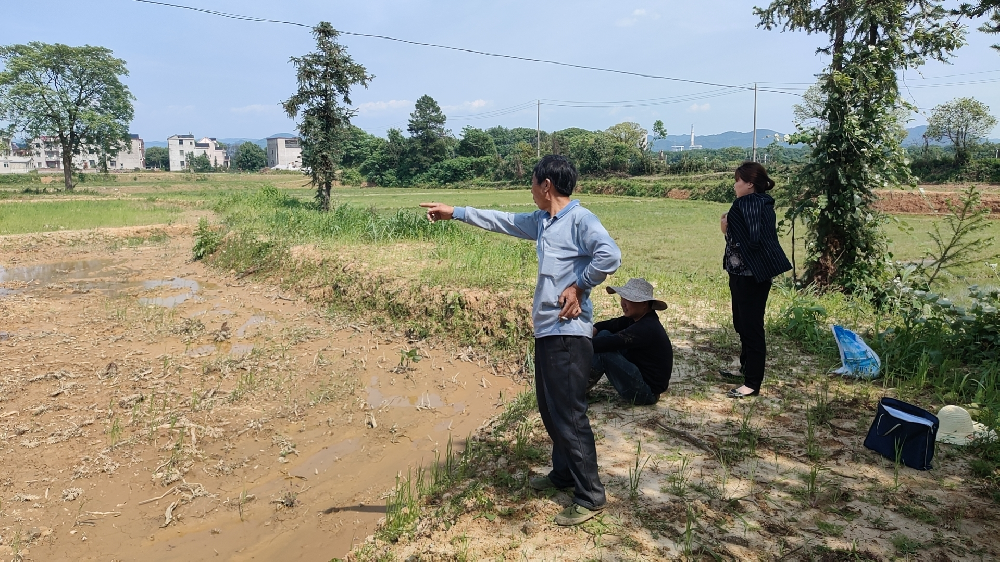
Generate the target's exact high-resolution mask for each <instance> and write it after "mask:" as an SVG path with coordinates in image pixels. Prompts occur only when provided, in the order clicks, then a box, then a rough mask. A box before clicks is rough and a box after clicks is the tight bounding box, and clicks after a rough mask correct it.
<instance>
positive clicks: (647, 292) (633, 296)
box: [606, 277, 667, 310]
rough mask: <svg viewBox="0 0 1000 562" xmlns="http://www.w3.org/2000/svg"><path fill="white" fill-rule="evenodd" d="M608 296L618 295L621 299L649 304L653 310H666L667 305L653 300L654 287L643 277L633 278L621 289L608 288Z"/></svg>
mask: <svg viewBox="0 0 1000 562" xmlns="http://www.w3.org/2000/svg"><path fill="white" fill-rule="evenodd" d="M606 289H607V291H608V294H612V295H613V294H615V293H617V294H618V296H619V297H621V298H623V299H625V300H627V301H632V302H648V303H649V304H650V305H651V306H652V307H653V310H666V309H667V303H665V302H663V301H660V300H656V299H654V298H653V286H652V285H650V284H649V281H646V280H645V279H643V278H642V277H633V278H632V279H629V280H628V283H625V284H624V285H622V286H621V287H610V286H609V287H607V288H606Z"/></svg>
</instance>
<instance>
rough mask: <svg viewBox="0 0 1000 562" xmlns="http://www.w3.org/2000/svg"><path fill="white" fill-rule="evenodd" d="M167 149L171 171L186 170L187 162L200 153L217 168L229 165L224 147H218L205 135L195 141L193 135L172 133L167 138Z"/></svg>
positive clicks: (216, 143) (213, 140)
mask: <svg viewBox="0 0 1000 562" xmlns="http://www.w3.org/2000/svg"><path fill="white" fill-rule="evenodd" d="M167 151H168V152H169V153H170V170H171V171H175V172H176V171H180V170H186V169H187V168H188V162H190V160H191V159H192V158H197V157H198V156H201V155H202V154H204V155H206V156H208V161H209V162H211V164H212V165H213V166H215V167H217V168H228V167H229V155H228V154H227V153H226V149H224V148H221V147H219V143H218V141H216V140H215V139H214V138H210V137H205V138H203V139H201V140H200V141H195V140H194V135H174V136H172V137H169V138H168V139H167Z"/></svg>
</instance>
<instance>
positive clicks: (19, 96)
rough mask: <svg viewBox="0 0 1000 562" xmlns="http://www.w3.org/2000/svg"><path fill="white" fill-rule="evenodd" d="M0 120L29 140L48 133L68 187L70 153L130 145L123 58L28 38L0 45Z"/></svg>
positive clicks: (109, 151)
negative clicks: (58, 151) (25, 41)
mask: <svg viewBox="0 0 1000 562" xmlns="http://www.w3.org/2000/svg"><path fill="white" fill-rule="evenodd" d="M0 63H2V64H3V67H4V69H3V72H0V121H7V122H8V123H10V124H12V125H13V129H14V130H17V131H20V132H22V133H24V134H25V135H26V136H27V137H29V138H37V137H42V136H48V137H53V138H55V139H56V140H55V143H54V144H58V145H59V147H60V149H61V150H62V166H63V180H64V182H65V186H66V189H67V190H70V189H73V156H76V155H78V154H80V153H81V151H83V150H90V151H93V152H97V153H99V154H101V155H102V157H104V158H106V157H109V156H114V155H116V154H118V152H119V151H120V150H123V149H125V148H126V147H127V146H131V139H130V137H129V124H130V123H131V122H132V116H133V108H132V100H134V99H135V98H134V97H133V96H132V93H131V92H129V90H128V87H126V86H125V85H124V84H123V83H122V81H121V77H123V76H128V69H127V68H126V67H125V61H123V60H121V59H117V58H115V57H114V56H113V53H112V51H111V50H110V49H106V48H104V47H92V46H90V45H84V46H83V47H70V46H68V45H62V44H58V43H57V44H54V45H50V44H48V43H39V42H37V41H36V42H31V43H28V44H27V45H8V46H2V47H0Z"/></svg>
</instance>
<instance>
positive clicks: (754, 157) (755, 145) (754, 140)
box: [751, 82, 757, 162]
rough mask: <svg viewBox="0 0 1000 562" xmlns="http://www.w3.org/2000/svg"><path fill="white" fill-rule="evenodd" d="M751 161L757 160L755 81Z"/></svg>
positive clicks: (754, 87)
mask: <svg viewBox="0 0 1000 562" xmlns="http://www.w3.org/2000/svg"><path fill="white" fill-rule="evenodd" d="M751 160H752V161H754V162H756V161H757V83H756V82H754V84H753V157H752V158H751Z"/></svg>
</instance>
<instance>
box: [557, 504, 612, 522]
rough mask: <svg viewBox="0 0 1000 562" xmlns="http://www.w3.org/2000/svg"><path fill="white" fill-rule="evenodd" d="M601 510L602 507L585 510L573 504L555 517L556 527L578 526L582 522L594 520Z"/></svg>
mask: <svg viewBox="0 0 1000 562" xmlns="http://www.w3.org/2000/svg"><path fill="white" fill-rule="evenodd" d="M603 509H604V508H603V507H602V508H601V509H587V508H586V507H583V506H582V505H579V504H576V503H574V504H573V505H571V506H569V507H567V508H566V509H564V510H562V511H560V512H559V513H558V514H557V515H556V519H555V521H556V525H562V526H563V527H568V526H571V525H579V524H580V523H583V522H584V521H588V520H590V519H592V518H594V517H595V516H596V515H597V514H599V513H600V512H601V511H602V510H603Z"/></svg>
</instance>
